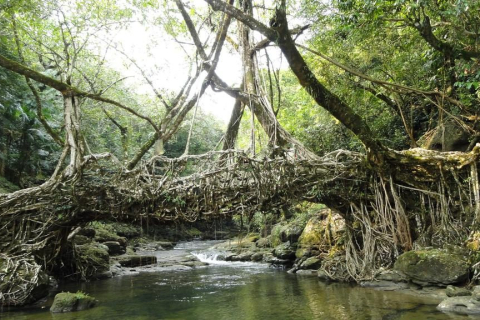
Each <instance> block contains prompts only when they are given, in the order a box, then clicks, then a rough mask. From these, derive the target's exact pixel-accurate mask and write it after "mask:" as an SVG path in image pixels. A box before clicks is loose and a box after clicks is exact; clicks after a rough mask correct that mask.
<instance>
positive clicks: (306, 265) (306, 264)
mask: <svg viewBox="0 0 480 320" xmlns="http://www.w3.org/2000/svg"><path fill="white" fill-rule="evenodd" d="M321 264H322V261H321V260H320V259H319V258H317V257H310V258H307V259H306V260H305V261H303V262H302V264H301V265H300V269H315V270H318V268H320V266H321Z"/></svg>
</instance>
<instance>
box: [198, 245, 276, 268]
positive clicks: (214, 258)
mask: <svg viewBox="0 0 480 320" xmlns="http://www.w3.org/2000/svg"><path fill="white" fill-rule="evenodd" d="M192 255H193V256H195V257H196V258H197V259H198V260H200V261H201V262H205V263H208V264H209V265H212V266H215V265H219V266H226V267H228V266H231V267H244V268H259V269H263V268H267V267H268V265H267V264H265V263H259V262H243V261H225V257H226V256H227V253H226V252H221V251H216V250H214V249H207V250H202V251H195V252H192Z"/></svg>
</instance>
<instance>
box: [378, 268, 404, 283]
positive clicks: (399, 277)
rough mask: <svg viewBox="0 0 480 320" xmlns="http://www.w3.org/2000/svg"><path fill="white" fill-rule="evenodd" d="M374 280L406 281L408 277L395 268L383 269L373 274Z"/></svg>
mask: <svg viewBox="0 0 480 320" xmlns="http://www.w3.org/2000/svg"><path fill="white" fill-rule="evenodd" d="M375 280H383V281H393V282H407V281H408V277H407V276H406V275H404V274H403V273H402V272H400V271H397V270H383V271H381V272H380V273H379V274H377V275H376V276H375Z"/></svg>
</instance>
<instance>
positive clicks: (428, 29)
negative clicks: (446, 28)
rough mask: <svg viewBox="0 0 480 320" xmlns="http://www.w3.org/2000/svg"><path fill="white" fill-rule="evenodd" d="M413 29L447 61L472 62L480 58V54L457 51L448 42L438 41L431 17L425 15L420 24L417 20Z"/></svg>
mask: <svg viewBox="0 0 480 320" xmlns="http://www.w3.org/2000/svg"><path fill="white" fill-rule="evenodd" d="M413 27H414V28H415V29H417V31H418V33H419V34H420V36H421V37H422V38H423V39H424V40H425V41H426V42H427V43H428V44H429V45H431V46H432V47H433V48H434V49H435V50H437V51H440V52H441V53H442V54H443V55H444V56H445V57H446V58H447V59H450V58H462V59H465V60H471V59H479V58H480V52H475V51H466V50H462V49H457V48H455V47H454V46H452V45H451V44H449V43H448V42H445V41H442V40H440V39H438V38H437V37H436V36H435V34H434V33H433V29H432V25H431V23H430V17H429V16H427V15H424V18H423V21H422V22H420V19H416V21H415V22H414V23H413Z"/></svg>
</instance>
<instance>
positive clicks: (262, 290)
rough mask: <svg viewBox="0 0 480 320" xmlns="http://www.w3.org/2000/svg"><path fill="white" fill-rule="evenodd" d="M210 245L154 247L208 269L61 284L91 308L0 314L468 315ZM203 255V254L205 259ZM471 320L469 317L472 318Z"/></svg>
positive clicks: (64, 319) (211, 317) (59, 318)
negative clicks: (225, 256) (231, 256)
mask: <svg viewBox="0 0 480 320" xmlns="http://www.w3.org/2000/svg"><path fill="white" fill-rule="evenodd" d="M209 245H210V243H209V242H193V243H192V242H191V243H185V244H181V245H180V246H177V247H176V249H175V250H171V251H160V252H156V254H157V256H158V258H159V259H163V258H164V259H173V258H174V257H176V256H181V255H185V254H188V253H189V252H194V253H196V254H197V255H199V256H200V257H201V258H202V259H207V260H208V259H210V262H211V264H210V265H209V266H207V267H201V268H196V269H186V268H183V269H181V270H171V268H165V270H164V271H159V270H157V269H151V270H150V271H145V272H140V273H138V274H132V275H125V276H121V277H114V278H112V279H108V280H102V281H94V282H87V283H81V284H72V283H70V284H66V285H62V286H61V287H60V288H59V290H63V291H71V292H76V291H78V290H81V291H83V292H86V293H88V294H90V295H91V296H93V297H95V298H96V299H98V306H97V307H95V308H93V309H90V310H86V311H79V312H73V313H65V314H51V313H50V312H49V310H48V308H49V305H50V304H51V303H52V300H51V299H49V300H48V301H46V302H45V303H44V305H43V306H39V307H36V308H30V309H21V310H17V311H7V310H3V312H0V318H1V319H28V320H30V319H35V320H37V319H38V320H43V319H55V320H74V319H75V320H80V319H89V320H95V319H98V320H100V319H102V320H108V319H114V320H120V319H136V320H146V319H172V320H173V319H176V320H177V319H178V320H179V319H195V320H197V319H198V320H203V319H205V320H217V319H225V320H237V319H252V320H253V319H262V320H282V319H289V320H290V319H291V320H296V319H299V320H300V319H302V320H304V319H326V320H327V319H332V320H338V319H359V320H360V319H382V320H394V319H395V320H401V319H403V320H407V319H408V320H419V319H421V320H423V319H432V320H434V319H435V320H437V319H470V317H463V316H456V315H447V314H444V313H441V312H438V311H437V310H436V309H435V307H436V304H437V303H438V301H437V300H432V299H430V298H427V297H425V298H424V297H418V296H412V295H408V294H404V293H399V292H387V291H377V290H374V289H369V288H361V287H358V286H351V285H348V284H340V283H332V284H326V283H323V282H319V281H318V280H317V279H316V277H309V276H297V275H295V274H288V273H286V272H285V271H282V270H278V269H274V268H270V267H269V266H268V265H266V264H259V263H241V262H236V263H227V262H220V261H214V260H211V257H212V255H213V253H212V252H209V251H208V250H207V251H205V250H206V249H205V248H206V247H207V246H209ZM209 257H210V258H209ZM472 319H473V318H472Z"/></svg>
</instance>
